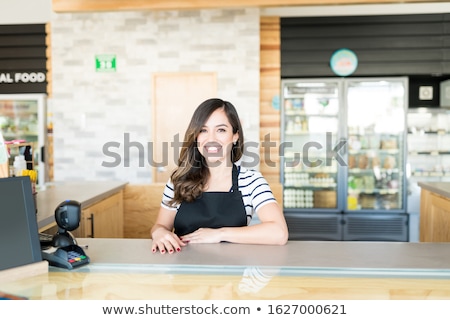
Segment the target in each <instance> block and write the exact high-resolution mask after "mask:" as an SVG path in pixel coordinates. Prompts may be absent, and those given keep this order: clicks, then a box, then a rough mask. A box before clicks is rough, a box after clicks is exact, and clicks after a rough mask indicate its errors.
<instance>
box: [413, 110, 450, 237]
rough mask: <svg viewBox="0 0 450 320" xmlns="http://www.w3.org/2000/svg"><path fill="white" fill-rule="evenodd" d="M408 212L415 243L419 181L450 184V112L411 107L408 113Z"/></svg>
mask: <svg viewBox="0 0 450 320" xmlns="http://www.w3.org/2000/svg"><path fill="white" fill-rule="evenodd" d="M407 130H408V137H407V150H408V157H407V168H408V170H407V177H408V180H407V181H408V198H407V201H408V211H409V213H410V217H411V225H412V230H411V238H412V241H419V219H420V191H421V189H420V187H419V186H418V184H417V183H418V182H420V181H424V182H429V181H436V182H449V181H450V109H448V108H409V109H408V113H407Z"/></svg>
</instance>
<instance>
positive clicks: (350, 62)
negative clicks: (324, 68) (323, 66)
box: [330, 49, 358, 77]
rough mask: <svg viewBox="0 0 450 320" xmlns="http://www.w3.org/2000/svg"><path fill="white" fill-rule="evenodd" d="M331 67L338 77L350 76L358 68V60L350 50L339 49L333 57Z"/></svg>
mask: <svg viewBox="0 0 450 320" xmlns="http://www.w3.org/2000/svg"><path fill="white" fill-rule="evenodd" d="M330 67H331V70H333V72H334V73H335V74H337V75H338V76H342V77H345V76H349V75H351V74H352V73H353V72H355V70H356V68H357V67H358V58H357V57H356V54H355V53H354V52H353V51H352V50H350V49H339V50H336V51H335V52H334V53H333V55H332V56H331V59H330Z"/></svg>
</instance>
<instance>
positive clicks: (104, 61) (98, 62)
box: [95, 54, 116, 72]
mask: <svg viewBox="0 0 450 320" xmlns="http://www.w3.org/2000/svg"><path fill="white" fill-rule="evenodd" d="M95 71H97V72H115V71H116V55H115V54H100V55H96V56H95Z"/></svg>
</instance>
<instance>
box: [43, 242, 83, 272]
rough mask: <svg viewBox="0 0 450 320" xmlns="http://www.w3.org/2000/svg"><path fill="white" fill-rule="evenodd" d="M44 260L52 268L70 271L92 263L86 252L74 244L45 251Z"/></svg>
mask: <svg viewBox="0 0 450 320" xmlns="http://www.w3.org/2000/svg"><path fill="white" fill-rule="evenodd" d="M42 259H44V260H47V261H48V263H49V264H50V265H51V266H54V267H59V268H66V269H69V270H72V269H73V268H78V267H81V266H83V265H85V264H88V263H89V262H90V259H89V257H88V256H87V255H86V253H85V252H84V250H83V249H82V248H81V247H79V246H77V245H74V244H72V245H68V246H66V247H61V248H55V247H52V248H50V249H48V250H43V251H42Z"/></svg>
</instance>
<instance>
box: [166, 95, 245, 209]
mask: <svg viewBox="0 0 450 320" xmlns="http://www.w3.org/2000/svg"><path fill="white" fill-rule="evenodd" d="M220 108H223V110H224V111H225V114H226V115H227V118H228V121H229V122H230V124H231V126H232V128H233V134H235V133H236V132H237V133H238V135H239V139H238V140H237V142H236V144H234V145H233V148H232V150H231V161H232V162H233V163H234V162H236V161H238V160H239V159H240V158H241V157H242V155H243V153H244V133H243V131H242V126H241V121H240V120H239V116H238V113H237V111H236V108H235V107H234V106H233V105H232V104H231V103H230V102H228V101H224V100H221V99H217V98H213V99H208V100H206V101H204V102H202V103H201V104H200V105H199V106H198V107H197V109H196V110H195V111H194V114H193V115H192V118H191V121H190V123H189V126H188V128H187V130H186V133H185V135H184V141H183V147H182V149H181V152H180V158H179V159H178V167H177V168H176V169H175V170H174V172H173V173H172V175H171V177H170V178H171V180H172V183H173V185H174V192H175V195H174V198H173V199H172V201H170V203H169V205H171V206H174V205H176V204H179V203H181V202H183V201H187V202H192V201H194V200H195V199H197V198H198V197H199V196H200V195H201V194H202V192H203V190H204V187H205V185H206V182H207V181H208V178H209V175H210V173H209V168H208V166H207V164H206V160H205V158H204V157H203V156H202V155H201V153H200V151H199V150H198V148H197V136H198V134H199V133H200V130H201V129H202V128H203V126H204V125H205V123H206V121H207V120H208V118H209V117H210V116H211V114H212V113H213V112H214V111H216V110H217V109H220Z"/></svg>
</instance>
